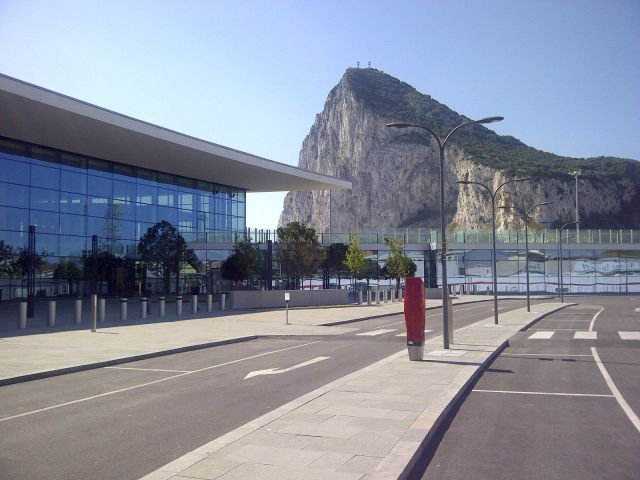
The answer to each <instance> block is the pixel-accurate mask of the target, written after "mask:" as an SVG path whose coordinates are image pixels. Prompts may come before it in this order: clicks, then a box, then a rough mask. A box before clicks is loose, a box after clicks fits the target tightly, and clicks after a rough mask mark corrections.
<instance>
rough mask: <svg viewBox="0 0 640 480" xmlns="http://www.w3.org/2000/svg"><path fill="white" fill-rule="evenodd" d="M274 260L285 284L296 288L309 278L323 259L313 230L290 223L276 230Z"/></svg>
mask: <svg viewBox="0 0 640 480" xmlns="http://www.w3.org/2000/svg"><path fill="white" fill-rule="evenodd" d="M277 234H278V245H277V250H276V258H277V260H278V262H279V263H280V269H281V271H282V274H283V275H284V276H286V278H287V283H288V284H289V285H293V287H294V288H296V289H297V288H298V286H299V285H300V280H301V279H303V278H304V277H305V276H311V275H312V274H313V273H315V271H316V270H317V268H318V265H319V264H320V262H321V261H322V259H323V254H322V252H321V250H320V248H319V243H318V238H317V236H316V231H315V229H313V228H311V227H307V226H306V225H305V224H303V223H301V222H290V223H288V224H287V225H285V226H284V227H279V228H278V230H277Z"/></svg>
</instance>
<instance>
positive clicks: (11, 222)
mask: <svg viewBox="0 0 640 480" xmlns="http://www.w3.org/2000/svg"><path fill="white" fill-rule="evenodd" d="M0 230H21V231H22V230H24V231H27V230H29V210H27V209H26V208H11V207H2V206H0Z"/></svg>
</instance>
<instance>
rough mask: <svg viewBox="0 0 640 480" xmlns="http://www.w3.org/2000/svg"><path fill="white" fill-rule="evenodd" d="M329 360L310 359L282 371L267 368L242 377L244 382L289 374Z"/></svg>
mask: <svg viewBox="0 0 640 480" xmlns="http://www.w3.org/2000/svg"><path fill="white" fill-rule="evenodd" d="M329 358H331V357H316V358H312V359H311V360H307V361H306V362H302V363H298V364H297V365H294V366H292V367H289V368H283V369H277V368H267V369H266V370H256V371H254V372H249V373H247V376H246V377H244V379H245V380H246V379H247V378H251V377H257V376H258V375H276V374H278V373H286V372H290V371H291V370H295V369H296V368H302V367H306V366H307V365H311V364H313V363H318V362H321V361H323V360H327V359H329Z"/></svg>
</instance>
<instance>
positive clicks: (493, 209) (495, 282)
mask: <svg viewBox="0 0 640 480" xmlns="http://www.w3.org/2000/svg"><path fill="white" fill-rule="evenodd" d="M527 180H531V179H530V178H514V179H512V180H507V181H506V182H502V183H501V184H500V185H498V188H496V189H495V190H491V188H489V187H488V186H487V185H485V184H484V183H480V182H471V181H469V180H460V181H458V182H456V183H457V184H459V185H478V186H479V187H482V188H484V189H485V190H486V191H487V192H489V195H490V196H491V225H492V232H493V235H492V244H491V263H492V264H493V320H494V323H495V324H496V325H497V324H498V270H497V261H496V196H497V195H498V192H499V191H500V189H501V188H502V187H504V186H505V185H508V184H509V183H515V182H526V181H527Z"/></svg>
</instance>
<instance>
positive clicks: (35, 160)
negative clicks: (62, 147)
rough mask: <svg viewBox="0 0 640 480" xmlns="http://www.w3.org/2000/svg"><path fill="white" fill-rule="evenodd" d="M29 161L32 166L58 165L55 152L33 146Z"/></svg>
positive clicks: (58, 161)
mask: <svg viewBox="0 0 640 480" xmlns="http://www.w3.org/2000/svg"><path fill="white" fill-rule="evenodd" d="M31 159H32V160H31V163H32V164H34V165H36V164H39V165H45V166H48V167H51V166H53V165H52V164H60V160H59V159H58V156H57V155H56V152H55V150H51V149H49V148H43V147H37V146H35V145H33V146H32V147H31Z"/></svg>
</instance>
